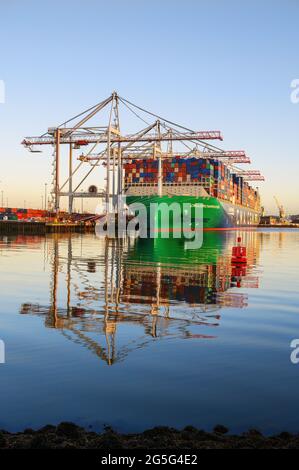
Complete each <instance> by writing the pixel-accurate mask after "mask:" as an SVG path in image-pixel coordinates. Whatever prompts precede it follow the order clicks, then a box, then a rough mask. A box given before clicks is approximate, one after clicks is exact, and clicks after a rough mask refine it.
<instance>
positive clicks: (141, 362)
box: [0, 229, 299, 433]
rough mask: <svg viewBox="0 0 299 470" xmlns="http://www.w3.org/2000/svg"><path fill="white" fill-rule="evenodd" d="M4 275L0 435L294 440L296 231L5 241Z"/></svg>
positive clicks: (0, 278)
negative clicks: (178, 434)
mask: <svg viewBox="0 0 299 470" xmlns="http://www.w3.org/2000/svg"><path fill="white" fill-rule="evenodd" d="M237 235H241V236H242V241H243V243H244V244H245V245H246V247H247V252H248V262H247V265H246V267H243V268H240V267H238V266H234V265H232V263H231V250H232V246H233V245H235V244H236V237H237ZM0 265H1V270H0V285H1V302H0V325H1V327H0V338H1V339H2V340H3V341H4V344H5V352H6V362H5V364H0V383H1V387H0V409H1V412H0V428H5V429H7V430H11V431H17V430H22V429H24V428H28V427H32V428H37V427H40V426H42V425H45V424H48V423H51V424H56V423H58V422H61V421H74V422H76V423H78V424H80V425H82V426H85V427H89V426H92V428H93V429H96V430H99V429H101V428H102V427H103V425H104V424H108V425H111V426H113V427H115V428H116V429H117V430H120V431H140V430H143V429H145V428H149V427H153V426H156V425H169V426H174V427H183V426H185V425H188V424H191V425H194V426H197V427H199V428H203V429H205V430H209V429H211V428H212V427H213V426H214V425H216V424H218V423H221V424H224V425H225V426H227V427H229V429H230V430H231V431H234V432H242V431H244V430H247V429H248V428H252V427H254V428H258V429H260V430H261V431H263V432H265V433H273V432H279V431H282V430H287V431H297V432H298V431H299V429H298V419H297V416H298V412H299V401H298V388H299V364H294V363H292V362H291V360H290V355H291V352H292V349H291V347H290V343H291V341H292V340H293V339H294V338H299V230H287V229H286V230H279V231H278V230H266V229H265V230H257V231H251V232H249V231H244V232H239V233H236V232H233V231H232V232H207V233H205V235H204V243H203V247H202V248H201V249H198V250H185V249H184V244H183V242H182V241H180V240H140V239H123V240H113V239H110V240H108V239H105V238H99V237H97V236H96V235H93V234H85V235H83V234H60V235H59V234H49V235H47V236H43V237H41V236H20V235H11V236H3V235H1V236H0Z"/></svg>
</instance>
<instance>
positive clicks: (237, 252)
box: [232, 237, 247, 264]
mask: <svg viewBox="0 0 299 470" xmlns="http://www.w3.org/2000/svg"><path fill="white" fill-rule="evenodd" d="M241 241H242V239H241V237H238V238H237V245H236V246H233V248H232V264H246V263H247V252H246V246H241Z"/></svg>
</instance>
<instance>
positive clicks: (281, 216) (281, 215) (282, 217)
mask: <svg viewBox="0 0 299 470" xmlns="http://www.w3.org/2000/svg"><path fill="white" fill-rule="evenodd" d="M274 200H275V202H276V205H277V207H278V210H279V220H280V222H285V220H286V213H285V210H284V207H283V205H282V204H280V202H279V200H278V199H277V197H276V196H274Z"/></svg>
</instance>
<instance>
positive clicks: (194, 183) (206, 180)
mask: <svg viewBox="0 0 299 470" xmlns="http://www.w3.org/2000/svg"><path fill="white" fill-rule="evenodd" d="M210 182H211V180H210V178H200V179H199V180H198V181H175V182H163V184H162V187H165V186H166V187H175V186H207V187H210ZM130 187H134V188H138V187H142V188H144V187H156V188H157V187H158V184H157V183H156V182H155V183H149V182H147V183H129V182H127V181H126V182H125V188H126V189H127V188H130Z"/></svg>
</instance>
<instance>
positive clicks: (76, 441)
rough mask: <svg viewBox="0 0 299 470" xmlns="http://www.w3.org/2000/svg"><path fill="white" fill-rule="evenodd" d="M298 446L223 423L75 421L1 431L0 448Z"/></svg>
mask: <svg viewBox="0 0 299 470" xmlns="http://www.w3.org/2000/svg"><path fill="white" fill-rule="evenodd" d="M188 448H193V449H298V448H299V434H290V433H288V432H282V433H280V434H278V435H274V436H264V435H263V434H262V433H260V432H259V431H258V430H255V429H251V430H249V431H247V432H245V433H243V434H240V435H232V434H230V433H229V430H228V429H227V428H226V427H225V426H222V425H218V426H216V427H215V428H214V430H213V432H206V431H202V430H200V429H197V428H195V427H193V426H186V427H185V428H184V429H182V430H177V429H174V428H169V427H164V426H159V427H155V428H153V429H149V430H146V431H144V432H142V433H131V434H120V433H118V432H116V431H114V430H113V429H112V428H110V427H106V428H105V430H104V431H103V432H101V433H96V432H93V431H88V430H86V429H83V428H81V427H80V426H77V425H76V424H74V423H69V422H63V423H60V424H59V425H58V426H52V425H47V426H44V427H43V428H41V429H39V430H37V431H35V430H33V429H25V430H24V431H23V432H19V433H9V432H7V431H3V430H1V431H0V449H188Z"/></svg>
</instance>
